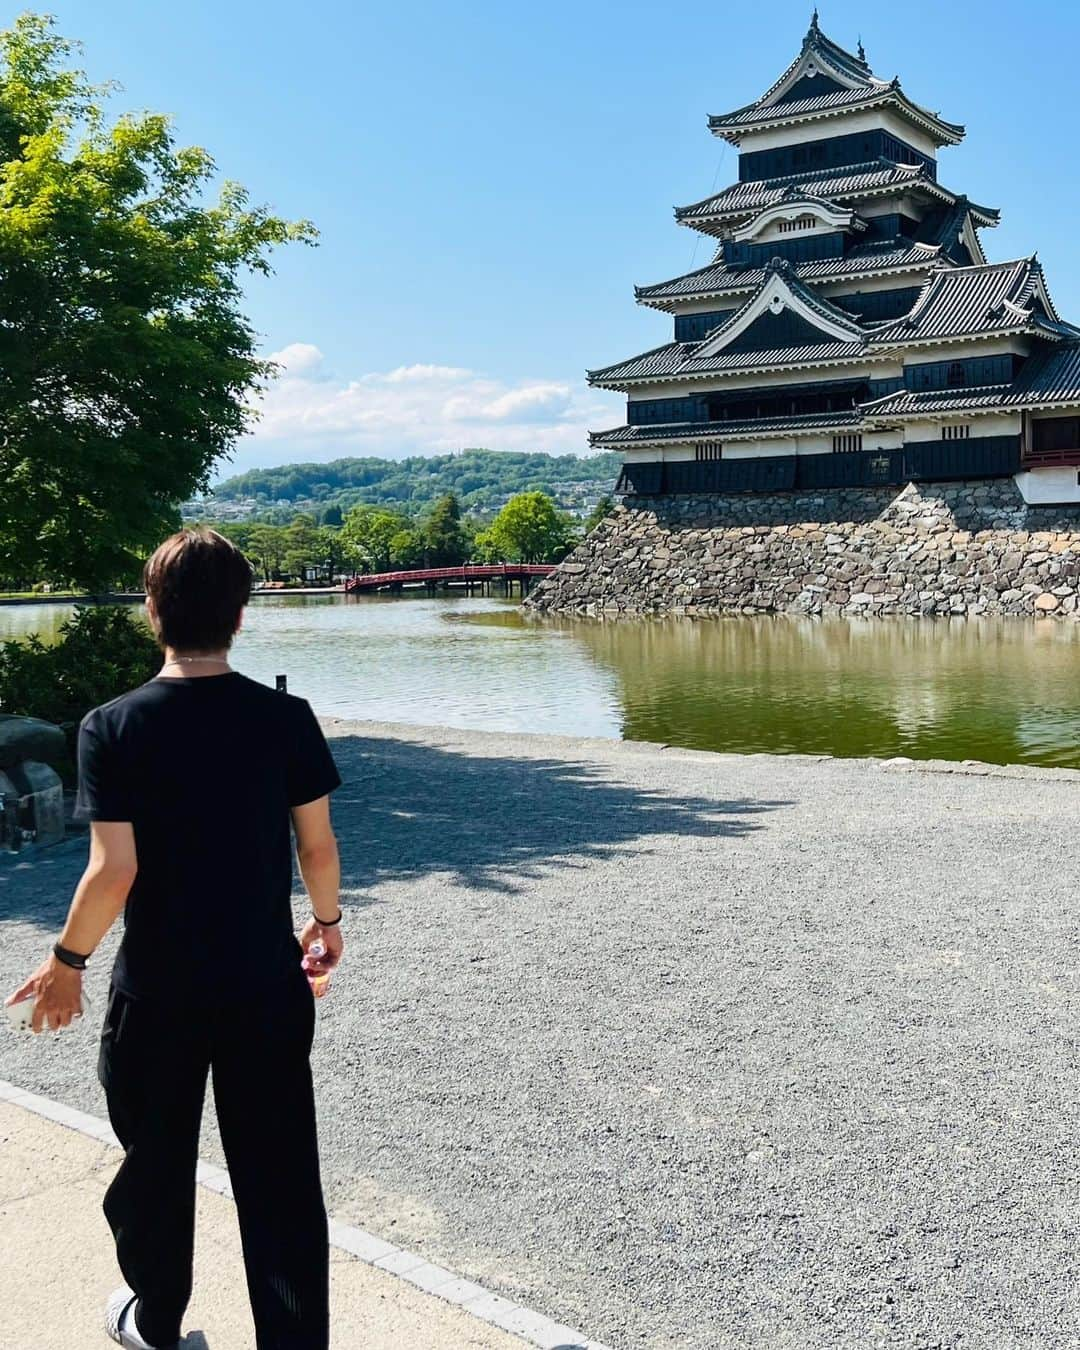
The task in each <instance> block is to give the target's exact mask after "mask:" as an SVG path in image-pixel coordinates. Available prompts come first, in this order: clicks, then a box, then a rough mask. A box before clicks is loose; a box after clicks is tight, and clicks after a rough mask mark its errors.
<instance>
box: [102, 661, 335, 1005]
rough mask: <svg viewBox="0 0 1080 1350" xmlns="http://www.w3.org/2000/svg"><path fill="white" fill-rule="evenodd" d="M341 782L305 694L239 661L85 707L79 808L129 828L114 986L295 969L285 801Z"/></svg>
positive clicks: (223, 979)
mask: <svg viewBox="0 0 1080 1350" xmlns="http://www.w3.org/2000/svg"><path fill="white" fill-rule="evenodd" d="M340 782H341V779H340V778H339V776H338V772H337V769H336V768H335V766H334V761H333V758H332V757H331V755H330V750H329V747H328V746H327V744H326V739H325V737H324V736H323V733H322V729H321V728H320V726H319V724H318V722H317V721H316V720H315V715H314V714H313V713H312V711H311V708H310V707H309V705H308V704H307V703H306V702H305V701H304V700H303V699H302V698H294V697H293V696H292V695H291V694H282V693H278V692H277V691H276V690H273V689H269V688H267V686H266V685H262V684H258V683H256V682H255V681H254V680H249V679H248V678H247V677H246V676H245V675H241V674H239V673H238V672H235V671H233V672H231V673H229V674H226V675H203V676H195V677H189V678H186V679H154V680H150V681H149V682H148V683H147V684H144V685H140V686H139V688H138V689H133V690H132V691H131V692H130V693H128V694H124V695H122V696H121V697H120V698H118V699H114V700H113V701H112V702H111V703H106V704H104V705H103V706H102V707H100V708H95V709H94V711H93V712H90V713H87V715H86V717H84V718H83V721H82V724H81V726H80V727H79V791H78V797H77V799H76V803H75V815H76V818H77V819H80V820H102V821H107V820H112V821H130V822H131V823H132V826H133V827H134V830H135V848H136V853H137V857H138V874H137V876H136V878H135V884H134V885H133V886H132V888H131V892H130V894H129V896H128V901H127V907H126V909H125V912H124V939H123V942H122V943H121V945H120V951H119V953H118V954H117V958H116V965H115V967H114V969H113V980H114V982H115V983H116V984H117V985H118V987H120V988H121V989H123V990H124V991H125V992H126V993H128V994H131V995H133V996H134V997H136V998H142V997H155V996H157V995H162V996H170V995H174V996H175V995H178V994H179V995H185V996H186V995H190V994H196V995H198V994H201V995H204V996H210V997H228V996H230V995H238V996H241V997H242V996H243V994H244V991H245V990H249V989H253V988H256V987H264V986H265V985H266V984H268V983H271V982H274V981H276V980H279V979H281V978H283V977H287V976H288V975H289V974H290V972H292V971H294V970H295V969H296V964H297V962H298V961H299V946H298V944H297V942H296V939H295V937H294V935H293V920H292V909H291V905H290V896H291V892H292V877H293V862H292V840H291V835H290V817H289V811H290V808H291V807H294V806H302V805H303V804H304V803H305V802H311V801H315V800H316V798H318V797H323V796H325V795H326V794H327V793H328V792H332V791H333V790H334V788H336V787H337V786H338V785H339V784H340Z"/></svg>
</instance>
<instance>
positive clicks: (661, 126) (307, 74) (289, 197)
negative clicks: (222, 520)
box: [11, 0, 1080, 472]
mask: <svg viewBox="0 0 1080 1350" xmlns="http://www.w3.org/2000/svg"><path fill="white" fill-rule="evenodd" d="M49 8H50V9H51V11H52V12H54V13H55V14H56V15H57V18H58V20H59V25H60V28H61V30H62V31H63V32H65V33H66V34H68V35H69V36H73V37H78V38H80V39H82V40H83V41H84V42H85V44H86V52H85V59H84V64H85V65H86V67H87V68H88V70H89V71H90V73H91V75H92V76H94V77H95V78H101V79H104V78H114V79H116V80H118V81H119V82H120V83H121V84H122V86H123V91H122V93H120V94H119V95H118V96H117V98H116V100H115V107H116V109H117V110H120V109H122V108H128V107H131V108H152V109H154V110H157V111H166V112H169V113H171V114H172V115H173V116H174V117H175V121H176V130H177V137H178V139H179V140H180V141H181V142H182V143H185V144H187V143H195V144H201V145H204V146H206V147H207V149H209V150H210V151H211V153H212V154H213V155H214V157H215V159H216V160H217V162H218V164H219V166H220V168H221V170H222V171H223V173H224V174H226V175H227V176H229V177H232V178H237V179H239V180H240V181H241V182H243V183H245V184H246V185H247V186H248V187H249V188H250V189H251V190H252V192H253V194H254V195H255V196H256V197H257V198H258V199H260V200H265V201H268V202H270V203H271V204H272V205H273V206H274V207H275V208H277V209H278V210H280V211H281V212H282V213H284V214H287V215H291V216H307V217H310V218H311V219H312V220H314V222H315V223H316V225H317V226H318V227H319V229H320V230H321V232H322V242H321V245H320V247H319V248H318V249H316V250H304V249H292V250H287V251H282V252H281V253H280V254H279V255H278V258H277V275H276V276H275V277H274V278H273V279H272V280H270V281H263V280H261V279H260V280H257V281H252V283H251V285H250V287H249V291H248V312H249V314H250V316H251V318H252V320H253V322H254V323H255V326H256V327H257V329H258V331H259V332H260V334H261V335H262V338H263V345H264V349H265V351H266V352H268V353H271V352H273V353H284V354H285V357H284V359H285V360H286V361H287V363H288V373H287V375H286V377H285V379H283V380H282V381H281V382H280V383H279V385H278V387H277V388H276V389H275V391H274V392H273V393H272V394H271V396H270V397H269V398H268V400H267V402H266V405H265V409H264V419H263V423H262V425H261V427H260V430H259V431H258V433H257V434H256V436H254V437H253V438H250V439H248V440H247V441H245V442H244V443H243V444H242V445H241V446H240V448H239V449H238V452H237V455H236V457H235V459H234V462H233V466H232V468H247V467H252V466H254V465H257V464H271V463H282V462H286V461H290V460H294V459H312V460H325V459H332V458H335V457H337V456H339V455H349V454H387V455H391V456H397V455H402V454H407V453H438V452H443V451H445V450H447V449H454V448H460V447H462V446H466V445H487V446H490V447H492V448H494V449H536V450H551V451H567V450H575V451H582V450H584V449H585V448H586V442H585V429H586V428H587V427H589V426H593V427H598V426H606V425H613V424H615V423H617V422H618V421H620V420H621V415H620V400H619V399H618V398H617V397H615V396H613V395H605V394H601V393H596V392H593V391H590V390H588V389H587V388H586V387H585V383H584V370H585V368H586V367H587V366H600V365H606V364H608V363H610V362H613V361H615V360H618V359H620V358H622V357H626V356H630V355H633V354H634V353H635V352H638V351H641V350H644V349H646V348H649V347H653V346H656V345H658V344H659V343H661V342H664V341H666V340H667V339H668V337H669V333H670V321H669V320H668V319H667V318H666V317H665V316H664V315H661V314H659V313H656V312H655V311H651V310H645V309H640V308H638V307H637V306H635V304H634V302H633V284H634V283H635V282H638V283H647V282H652V281H659V280H661V279H663V278H665V277H669V276H674V275H677V274H678V273H680V272H684V271H687V270H689V269H690V268H691V267H693V266H703V265H704V264H705V263H706V262H707V261H708V260H709V257H710V254H711V249H710V245H709V242H708V241H707V240H706V239H704V238H703V237H701V236H698V235H695V234H694V233H693V232H692V231H690V230H687V229H684V228H680V227H678V226H676V225H675V223H674V221H673V219H672V215H671V208H672V206H674V205H676V204H683V203H686V202H689V201H693V200H696V199H697V198H699V197H703V196H705V195H706V194H707V193H708V192H709V191H710V190H712V189H713V188H714V187H721V186H723V185H724V184H725V183H727V182H730V181H733V180H734V179H735V178H736V177H737V170H736V151H735V150H734V149H733V148H732V147H729V146H726V145H725V144H724V143H723V142H721V141H718V140H716V139H714V138H713V137H711V136H709V135H708V133H707V132H706V130H705V116H706V114H707V113H709V112H723V111H727V110H728V109H730V108H734V107H737V106H739V105H740V104H742V103H745V102H748V101H750V100H751V99H753V98H754V97H756V96H757V95H758V94H759V93H760V92H762V90H763V89H764V88H766V87H767V86H768V85H769V84H770V83H771V82H772V81H773V80H774V79H775V78H776V76H777V75H779V73H780V71H781V70H782V69H783V68H784V66H786V65H787V63H788V62H789V61H790V60H791V59H792V57H793V56H794V55H795V54H796V52H797V50H798V47H799V44H800V41H801V39H802V36H803V34H804V32H805V30H806V27H807V24H808V22H809V17H810V8H811V6H810V5H808V4H804V3H801V2H800V3H791V2H790V0H772V2H771V3H770V4H768V5H746V6H734V5H730V6H729V5H724V6H720V5H717V4H715V3H709V4H706V3H703V2H702V0H682V3H680V4H679V5H678V6H668V5H659V4H657V3H655V0H654V2H653V3H649V4H645V3H641V2H640V0H617V2H616V0H591V2H590V0H585V3H582V2H581V0H577V2H576V3H570V0H547V3H545V4H544V5H508V4H495V3H492V2H491V0H472V3H470V4H469V5H454V6H450V5H435V4H428V3H421V2H420V0H394V2H393V3H390V2H389V0H367V3H366V4H364V3H361V4H355V3H352V0H350V2H348V3H346V0H309V3H308V4H306V5H297V4H296V3H295V0H290V3H288V4H286V3H283V2H282V0H215V3H211V2H210V0H185V3H183V4H157V3H150V4H148V3H147V2H146V0H54V3H52V4H51V5H50V6H49ZM15 12H16V11H15V10H12V11H11V13H12V14H14V13H15ZM821 25H822V28H823V29H824V31H825V32H826V33H828V35H829V36H830V37H832V38H834V39H835V40H836V41H838V42H840V43H841V44H843V45H845V46H848V47H853V46H854V45H855V43H856V41H857V39H858V37H859V36H860V35H861V36H862V39H863V41H864V43H865V45H866V49H867V55H868V58H869V60H870V62H871V64H872V65H873V67H874V69H875V71H876V73H877V74H878V75H881V76H883V77H885V78H890V77H891V76H893V75H895V74H899V75H900V77H901V79H902V81H903V83H904V87H905V89H906V90H907V92H908V93H909V94H910V95H911V97H913V98H914V99H915V100H916V101H918V102H922V103H924V104H927V105H928V106H929V107H931V108H934V109H937V110H939V111H940V112H941V113H942V114H943V115H944V116H945V117H947V118H949V119H950V120H953V121H959V122H963V123H965V124H966V125H967V128H968V139H967V140H966V141H965V142H964V144H962V145H961V146H960V147H958V148H956V149H952V150H945V151H943V152H942V154H941V172H940V177H941V179H942V181H943V182H944V183H945V184H946V185H948V186H949V187H952V188H953V189H955V190H962V191H966V192H967V193H968V195H969V196H971V197H973V198H974V199H975V200H977V201H980V202H983V203H985V204H986V205H990V206H998V207H1000V208H1001V209H1002V212H1003V223H1002V225H1001V226H1000V227H999V228H998V229H997V230H996V231H988V232H987V233H986V234H984V240H985V243H986V246H987V251H988V253H989V255H990V256H991V258H1007V257H1015V256H1018V255H1020V254H1025V253H1030V252H1033V251H1034V250H1036V249H1037V250H1038V251H1039V256H1040V258H1041V259H1042V261H1043V263H1044V265H1045V266H1046V268H1047V273H1048V276H1049V280H1050V286H1051V291H1052V294H1053V295H1054V297H1055V299H1056V301H1057V303H1058V305H1059V307H1060V308H1061V309H1062V310H1063V311H1064V312H1065V313H1066V314H1067V315H1069V316H1070V317H1073V318H1075V319H1080V274H1078V272H1077V269H1076V266H1075V261H1076V257H1077V245H1076V242H1075V227H1076V221H1077V220H1078V219H1080V175H1078V174H1077V171H1076V170H1077V149H1076V129H1075V128H1076V114H1075V106H1076V101H1075V92H1076V78H1077V77H1076V59H1075V54H1076V51H1077V49H1078V43H1080V7H1077V6H1073V5H1065V4H1061V3H1048V0H1028V3H1026V4H1025V5H1024V7H1023V11H1022V14H1018V13H1017V11H1016V9H1015V6H1011V5H1010V6H1006V5H1005V4H1004V3H1001V0H984V2H983V3H980V4H977V5H976V4H974V3H964V4H960V5H952V6H946V5H942V4H940V2H939V0H938V2H935V3H930V0H911V2H910V3H908V4H906V5H904V6H891V7H886V6H869V5H866V4H854V3H850V0H834V2H829V0H826V2H825V3H823V4H822V5H821ZM225 471H226V472H228V471H231V468H230V467H229V466H226V468H225Z"/></svg>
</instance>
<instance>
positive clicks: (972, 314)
mask: <svg viewBox="0 0 1080 1350" xmlns="http://www.w3.org/2000/svg"><path fill="white" fill-rule="evenodd" d="M1013 331H1020V332H1033V333H1037V334H1039V335H1041V336H1046V337H1051V338H1072V337H1076V338H1080V329H1077V328H1074V327H1073V326H1072V325H1071V324H1067V323H1062V321H1061V320H1060V319H1059V318H1058V315H1057V311H1056V310H1055V309H1054V304H1053V301H1052V300H1051V299H1050V294H1049V292H1048V291H1047V289H1046V282H1045V279H1044V277H1043V271H1042V266H1041V265H1040V264H1039V262H1038V261H1037V260H1036V259H1035V258H1034V257H1031V258H1018V259H1016V260H1014V261H1012V262H1002V263H982V264H979V265H977V266H974V267H939V268H936V269H935V270H934V272H933V273H932V274H931V276H930V277H929V278H928V280H927V282H926V284H925V285H924V286H923V289H922V293H921V294H920V296H919V298H918V300H916V302H915V304H914V305H913V306H912V308H911V309H910V311H909V312H908V313H907V314H906V315H905V316H904V317H903V318H901V319H895V320H893V321H891V322H890V323H888V324H885V325H884V326H879V327H878V328H876V329H875V330H874V334H873V341H874V343H875V344H883V343H890V344H893V343H895V344H899V345H902V346H909V345H911V344H912V343H919V342H940V341H946V340H949V339H954V338H968V337H979V336H981V335H983V334H986V333H1001V332H1013Z"/></svg>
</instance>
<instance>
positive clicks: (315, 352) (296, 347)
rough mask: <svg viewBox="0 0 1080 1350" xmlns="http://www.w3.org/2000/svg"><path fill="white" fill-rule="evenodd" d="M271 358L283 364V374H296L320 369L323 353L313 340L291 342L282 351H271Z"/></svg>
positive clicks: (278, 363) (280, 364)
mask: <svg viewBox="0 0 1080 1350" xmlns="http://www.w3.org/2000/svg"><path fill="white" fill-rule="evenodd" d="M270 360H271V361H273V362H275V363H276V364H277V365H279V366H281V368H282V369H281V374H282V376H296V375H302V374H303V373H304V372H305V371H315V370H318V368H319V367H320V366H321V365H322V363H323V354H322V352H321V351H319V349H318V347H316V346H315V344H314V343H313V342H290V343H289V345H288V346H287V347H282V349H281V351H279V352H271V353H270Z"/></svg>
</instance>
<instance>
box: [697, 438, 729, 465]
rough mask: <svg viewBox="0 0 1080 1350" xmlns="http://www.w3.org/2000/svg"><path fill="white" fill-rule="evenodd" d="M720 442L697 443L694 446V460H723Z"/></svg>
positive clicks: (722, 447)
mask: <svg viewBox="0 0 1080 1350" xmlns="http://www.w3.org/2000/svg"><path fill="white" fill-rule="evenodd" d="M723 452H724V446H723V442H722V441H698V443H697V444H696V445H695V446H694V458H695V459H697V460H699V461H700V460H707V459H723V457H724V454H723Z"/></svg>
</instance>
